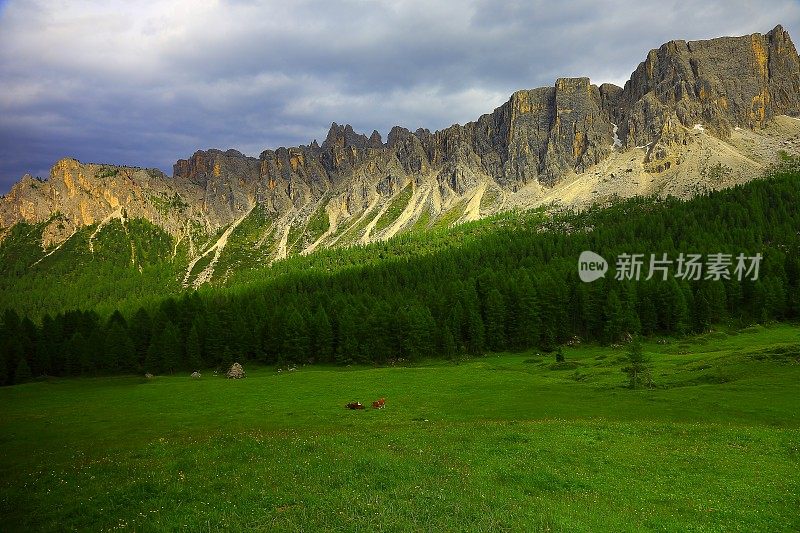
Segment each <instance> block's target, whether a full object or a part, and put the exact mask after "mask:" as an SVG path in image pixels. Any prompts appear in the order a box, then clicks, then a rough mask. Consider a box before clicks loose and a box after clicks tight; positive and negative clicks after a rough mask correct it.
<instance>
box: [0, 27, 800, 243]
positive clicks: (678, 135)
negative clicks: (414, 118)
mask: <svg viewBox="0 0 800 533" xmlns="http://www.w3.org/2000/svg"><path fill="white" fill-rule="evenodd" d="M798 114H800V60H798V55H797V51H796V50H795V47H794V45H793V44H792V41H791V39H790V38H789V35H788V34H787V33H786V32H785V31H784V30H783V28H781V27H780V26H778V27H776V28H775V29H773V30H772V31H770V32H769V33H767V34H765V35H762V34H753V35H748V36H744V37H723V38H718V39H712V40H707V41H690V42H686V41H670V42H669V43H666V44H664V45H663V46H661V47H660V48H658V49H656V50H652V51H651V52H650V53H649V54H648V55H647V58H646V59H645V61H643V62H642V63H641V64H640V65H639V66H638V67H637V68H636V70H635V71H634V72H633V74H632V75H631V78H630V80H629V81H628V82H627V83H626V84H625V87H624V88H620V87H617V86H615V85H611V84H603V85H601V86H599V87H598V86H596V85H593V84H591V83H590V81H589V79H588V78H562V79H558V80H557V81H556V82H555V84H554V85H553V86H551V87H542V88H538V89H532V90H521V91H517V92H515V93H514V94H513V95H511V98H510V99H509V100H508V102H506V103H505V104H503V105H502V106H500V107H498V108H497V109H495V110H494V111H493V112H491V113H488V114H485V115H483V116H481V117H480V118H478V119H477V120H476V121H474V122H468V123H467V124H464V125H458V124H456V125H453V126H451V127H449V128H446V129H444V130H441V131H436V132H431V131H429V130H426V129H418V130H416V131H410V130H408V129H406V128H402V127H399V126H397V127H394V128H393V129H392V130H391V131H390V132H389V135H388V137H387V139H386V141H385V142H384V140H383V139H382V138H381V135H380V134H379V133H378V132H376V131H374V132H372V134H371V135H369V136H367V135H364V134H360V133H357V132H355V131H354V130H353V128H352V127H351V126H349V125H339V124H336V123H334V124H332V125H331V127H330V131H329V132H328V135H327V137H326V138H325V140H324V141H323V142H322V144H321V145H320V144H318V143H317V142H316V141H314V142H313V143H312V144H310V145H307V146H298V147H292V148H278V149H275V150H265V151H264V152H262V153H261V154H260V155H259V157H258V158H255V157H247V156H245V155H243V154H241V153H240V152H238V151H236V150H228V151H224V152H223V151H220V150H213V149H212V150H206V151H198V152H196V153H195V154H193V155H192V156H191V157H189V158H188V159H181V160H179V161H178V162H177V163H176V164H175V166H174V169H173V174H174V176H173V177H172V178H169V177H167V176H164V175H163V174H162V173H160V172H159V171H153V170H145V169H137V168H129V167H113V166H109V165H94V164H82V163H79V162H77V161H75V160H73V159H65V160H62V161H59V162H58V163H57V164H56V165H55V166H54V167H53V169H52V171H51V174H50V177H49V178H48V179H46V180H38V179H34V178H32V177H30V176H25V177H24V178H23V179H22V180H21V181H20V182H19V183H18V184H16V185H15V186H14V188H13V189H12V190H11V192H10V193H9V194H8V195H6V196H4V197H2V198H1V199H0V238H2V233H3V232H4V231H5V230H7V229H8V228H9V227H11V226H12V225H13V224H15V223H16V222H19V221H28V222H41V221H45V220H50V218H51V217H52V215H53V214H54V213H59V220H58V221H57V222H56V221H53V222H52V223H51V224H50V226H48V229H47V231H46V232H45V239H44V240H45V242H44V243H43V244H44V245H45V246H50V245H52V244H57V243H59V242H61V241H63V240H64V239H66V238H68V237H69V236H70V235H71V234H72V233H73V232H74V231H75V230H76V229H78V228H80V227H84V226H87V225H92V224H99V223H101V222H102V221H103V220H105V219H106V218H108V217H109V216H123V215H124V216H130V217H143V218H147V219H148V220H151V221H153V222H154V223H156V224H159V225H160V226H162V227H164V228H165V229H166V230H167V231H169V232H170V233H171V234H172V235H174V236H175V237H176V239H181V238H183V237H184V236H187V235H190V234H191V233H192V232H198V231H199V232H205V234H206V235H214V234H216V233H218V232H219V231H220V230H221V228H223V227H226V226H230V225H231V224H233V223H234V222H237V221H240V220H242V219H243V218H244V217H245V216H246V215H247V214H248V213H250V212H251V211H252V210H253V209H254V208H255V207H259V209H260V210H262V211H263V212H264V213H265V214H266V215H265V216H267V218H268V219H269V220H270V221H274V222H270V224H271V225H270V226H269V228H265V235H264V236H263V238H262V239H261V241H260V242H273V243H274V246H273V247H272V248H271V249H272V250H273V251H274V252H271V253H274V254H275V255H274V256H273V257H279V256H280V255H281V254H282V253H283V254H285V253H287V252H286V250H289V249H291V247H292V243H291V242H287V240H288V239H289V237H288V234H289V233H291V234H292V235H297V234H298V233H302V232H303V228H304V227H305V225H307V224H308V221H309V220H310V218H311V217H312V216H317V218H318V219H319V217H320V216H321V215H320V213H322V212H324V213H325V214H326V216H327V219H328V220H329V221H330V223H329V228H328V229H327V230H326V231H325V232H324V233H323V234H321V235H318V234H314V235H307V236H306V237H305V240H304V241H303V242H306V243H311V241H314V242H313V243H312V244H311V245H309V247H308V250H311V249H314V248H315V247H316V246H318V245H322V246H324V245H339V244H342V243H343V242H366V241H368V240H374V239H376V238H386V237H389V236H391V235H393V234H395V233H396V232H397V231H400V230H401V229H403V228H406V227H410V226H412V225H414V224H416V223H417V222H418V221H425V220H429V221H431V222H428V224H431V223H432V221H435V220H436V219H437V218H439V217H443V216H445V214H446V213H448V212H449V213H451V215H449V216H452V211H453V210H454V209H458V210H459V212H458V213H457V215H458V216H457V217H455V218H456V219H457V220H471V219H474V218H476V217H478V216H481V214H482V213H487V212H493V210H494V211H496V210H500V209H503V208H506V206H507V205H510V204H508V203H507V201H510V200H512V199H513V198H523V199H524V198H529V196H525V194H528V193H530V191H534V192H536V191H539V193H536V194H539V195H540V196H541V195H543V194H544V195H546V191H547V190H556V189H551V188H553V187H557V186H558V185H559V184H560V183H561V182H562V181H563V180H564V178H565V177H567V176H576V175H577V176H581V175H584V174H586V173H588V172H589V171H591V172H595V173H596V172H597V171H596V169H597V168H598V167H602V166H603V165H607V163H608V160H609V159H613V160H616V159H615V158H616V156H617V155H618V154H622V153H627V151H630V152H631V154H633V155H632V156H631V157H633V159H631V158H630V157H628V156H626V157H625V159H626V161H625V165H626V166H629V165H630V161H634V160H635V159H636V158H637V157H640V158H641V166H642V172H644V173H645V174H647V175H648V176H663V175H665V174H664V173H665V172H667V171H669V170H670V169H673V170H674V168H675V167H676V166H677V165H680V164H681V162H682V161H683V160H684V155H683V154H684V152H686V151H687V150H690V149H691V146H692V145H693V143H696V142H698V141H697V134H698V131H702V132H704V133H703V134H706V133H705V132H707V133H708V134H709V135H712V136H714V138H716V139H719V140H721V141H727V140H729V139H730V137H731V135H732V132H733V131H734V129H735V128H740V129H742V130H745V129H746V130H747V131H753V132H758V131H761V130H762V129H764V128H767V127H768V126H769V125H770V124H771V123H772V121H773V119H774V118H775V117H777V116H778V115H792V116H796V115H798ZM695 125H701V126H698V127H697V128H695ZM640 150H644V151H643V152H642V153H641V155H640ZM747 157H748V160H749V161H751V162H752V157H750V156H747ZM631 171H632V169H628V172H631ZM612 176H613V174H612ZM697 179H698V180H699V179H701V177H700V176H698V177H697ZM647 181H648V182H650V181H653V180H652V179H648V180H647ZM403 191H406V192H405V193H404V192H403ZM408 191H411V195H410V196H411V199H410V200H408V199H407V198H406V196H408ZM487 191H488V192H487ZM526 191H527V192H526ZM541 191H545V192H541ZM401 193H402V194H405V195H406V196H403V195H402V194H401ZM484 193H485V195H484ZM523 193H524V194H523ZM515 195H516V196H515ZM401 200H402V201H404V202H407V205H406V206H405V207H404V208H403V210H402V213H401V215H400V216H398V218H397V221H395V222H393V221H389V222H388V223H387V222H386V220H385V217H384V220H382V221H380V224H379V223H378V222H379V219H380V217H381V216H382V215H383V214H384V213H385V212H386V211H387V210H388V206H389V204H390V203H392V202H395V206H394V208H393V210H392V213H393V215H396V212H397V209H398V206H397V202H400V201H401ZM511 203H513V204H514V205H526V204H525V202H524V200H515V202H511ZM527 205H530V204H527ZM401 207H402V206H401ZM448 220H450V218H448ZM420 224H422V223H421V222H420V223H419V224H418V225H420ZM423 225H424V224H423ZM290 230H292V231H291V232H290ZM356 230H357V231H356ZM190 238H191V236H190ZM197 253H200V250H197Z"/></svg>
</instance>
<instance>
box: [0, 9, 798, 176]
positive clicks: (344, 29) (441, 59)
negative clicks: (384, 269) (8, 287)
mask: <svg viewBox="0 0 800 533" xmlns="http://www.w3.org/2000/svg"><path fill="white" fill-rule="evenodd" d="M777 23H781V24H783V25H784V26H785V27H786V28H787V29H788V30H789V32H790V33H792V34H797V33H798V31H800V4H798V2H797V1H795V0H775V1H771V2H747V1H744V0H732V1H726V0H707V1H705V2H702V3H697V2H691V1H672V2H664V1H634V0H623V1H615V2H596V1H588V0H577V1H573V2H570V3H568V4H567V3H560V4H559V5H554V3H552V2H545V1H543V0H526V1H509V2H502V3H501V2H496V1H490V0H472V1H467V0H459V1H454V0H447V1H440V2H431V1H430V0H425V1H422V0H407V1H399V0H395V1H388V0H378V1H369V2H368V1H364V0H346V1H342V2H318V1H310V0H299V1H294V2H277V1H267V2H258V1H248V0H228V1H195V0H179V1H172V2H166V1H161V0H150V1H144V2H136V3H131V2H124V1H122V0H112V1H108V2H103V3H97V2H93V1H91V0H78V1H74V2H70V3H69V5H68V6H65V5H64V4H63V3H60V2H55V1H44V0H10V1H9V2H5V3H4V2H2V0H0V192H4V191H7V190H8V189H9V188H10V186H11V184H12V183H13V182H14V181H16V180H17V179H19V177H20V176H21V175H22V174H23V173H25V172H31V173H33V174H34V175H41V176H46V175H47V172H48V169H49V167H50V166H51V165H52V163H53V162H54V161H55V160H57V159H58V158H60V157H64V156H68V155H69V156H74V157H77V158H79V159H81V160H85V161H98V162H108V163H118V164H131V165H138V166H155V167H159V168H161V169H163V170H165V171H167V172H169V171H170V170H171V165H172V163H173V162H174V161H175V160H176V159H177V158H179V157H186V156H187V155H190V154H191V153H193V152H194V151H195V150H196V149H202V148H209V147H218V148H223V149H225V148H237V149H239V150H241V151H243V152H244V153H247V154H251V155H257V154H258V153H259V152H260V151H261V150H263V149H265V148H274V147H277V146H291V145H297V144H306V143H308V142H310V141H311V140H312V139H315V138H316V139H318V140H322V138H324V137H325V134H326V132H327V128H328V126H329V124H330V123H331V122H333V121H336V122H339V123H345V122H347V123H350V124H352V125H353V127H354V128H356V129H357V130H362V131H366V132H367V133H369V132H371V131H372V130H373V129H377V130H378V131H379V132H381V133H382V134H383V135H384V137H385V134H386V132H388V130H389V129H390V128H391V127H392V126H393V125H395V124H399V125H403V126H406V127H409V128H411V129H415V128H417V127H427V128H431V129H438V128H442V127H446V126H449V125H450V124H453V123H456V122H458V123H463V122H466V121H468V120H474V119H475V118H477V117H478V116H480V115H481V114H483V113H487V112H489V111H491V110H492V109H493V108H495V107H497V106H498V105H500V104H501V103H502V102H504V101H505V100H506V99H507V98H508V96H509V95H510V93H511V92H513V91H514V90H517V89H522V88H532V87H537V86H542V85H550V84H552V83H553V81H554V80H555V78H557V77H560V76H578V75H580V76H589V77H590V78H592V80H593V82H595V83H601V82H604V81H611V82H614V83H618V84H622V83H624V81H625V80H626V79H627V78H628V76H629V74H630V73H631V72H632V71H633V69H634V68H635V67H636V65H637V64H638V63H639V62H640V61H641V60H642V59H644V57H645V55H646V53H647V51H648V50H649V49H651V48H654V47H657V46H659V45H660V44H662V43H663V42H666V41H668V40H670V39H699V38H709V37H715V36H719V35H742V34H747V33H752V32H756V31H760V32H766V31H768V30H770V29H771V28H772V27H773V26H774V25H775V24H777ZM795 30H798V31H795Z"/></svg>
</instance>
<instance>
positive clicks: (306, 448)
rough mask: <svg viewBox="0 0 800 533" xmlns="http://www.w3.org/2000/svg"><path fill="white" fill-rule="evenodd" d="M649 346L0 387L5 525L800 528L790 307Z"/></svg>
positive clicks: (796, 370)
mask: <svg viewBox="0 0 800 533" xmlns="http://www.w3.org/2000/svg"><path fill="white" fill-rule="evenodd" d="M645 351H646V353H648V354H649V355H650V356H651V357H652V365H653V377H654V380H655V383H656V385H657V386H656V388H654V389H651V390H629V389H627V388H625V387H624V384H625V380H626V376H625V375H624V373H623V372H622V371H621V368H622V367H623V366H624V364H625V363H624V361H623V357H624V354H625V349H624V348H623V347H610V348H609V347H599V346H594V345H586V346H576V347H567V348H565V350H564V353H565V355H566V359H567V363H566V364H562V365H560V366H556V365H554V364H553V361H554V359H553V356H552V355H545V354H542V355H539V354H537V353H535V352H534V353H525V354H496V355H487V356H486V357H481V358H474V359H469V360H462V361H461V362H459V363H455V362H430V363H425V364H421V365H417V366H414V367H395V368H371V367H370V368H357V367H352V368H329V367H328V368H326V367H303V368H299V369H298V370H297V371H296V372H286V371H284V372H281V373H278V372H276V371H275V370H274V369H272V368H260V369H254V368H246V370H248V371H249V372H248V377H247V379H244V380H240V381H233V380H226V379H222V378H219V377H214V376H212V375H211V374H210V373H204V375H203V377H202V379H199V380H192V379H190V378H189V377H188V376H183V375H181V376H168V377H156V378H154V379H152V380H145V379H144V378H139V377H121V378H96V379H64V380H53V381H46V382H37V383H31V384H26V385H17V386H13V387H4V388H2V389H0V521H1V523H0V530H2V531H17V530H19V531H34V530H52V531H64V530H88V531H101V530H112V529H127V530H135V531H161V530H168V531H172V530H185V531H216V530H270V531H272V530H303V531H325V530H346V531H379V530H386V531H398V530H399V531H404V530H414V531H443V530H475V531H498V530H506V531H537V530H543V531H562V530H563V531H639V530H657V531H687V530H691V531H790V530H798V529H800V513H798V510H799V509H800V409H799V408H800V327H797V326H787V325H781V326H772V327H769V328H763V327H760V326H756V327H752V328H748V329H746V330H743V331H738V332H716V333H710V334H707V335H705V336H702V337H696V338H692V339H688V340H673V339H670V340H668V341H662V342H656V341H655V340H653V341H651V342H648V343H646V344H645ZM559 368H563V369H559ZM379 397H385V398H386V401H387V405H386V409H384V410H372V409H367V410H364V411H350V410H347V409H345V408H344V404H345V403H347V402H349V401H354V400H360V401H361V402H362V403H368V402H371V401H372V400H375V399H377V398H379Z"/></svg>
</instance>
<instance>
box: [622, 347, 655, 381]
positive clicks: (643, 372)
mask: <svg viewBox="0 0 800 533" xmlns="http://www.w3.org/2000/svg"><path fill="white" fill-rule="evenodd" d="M627 360H628V366H626V367H625V368H623V369H622V370H623V372H625V373H626V374H628V387H630V388H631V389H638V388H639V387H641V386H642V385H646V386H647V387H652V386H653V378H652V375H651V373H650V364H649V363H650V358H649V357H647V356H646V355H645V354H644V352H643V351H642V343H641V342H640V341H639V338H638V337H636V338H634V339H633V340H632V341H631V342H630V344H629V345H628V353H627Z"/></svg>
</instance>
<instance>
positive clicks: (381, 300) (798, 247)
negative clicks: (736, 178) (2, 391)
mask: <svg viewBox="0 0 800 533" xmlns="http://www.w3.org/2000/svg"><path fill="white" fill-rule="evenodd" d="M797 205H800V174H799V173H797V172H796V171H790V170H784V171H777V172H775V173H774V174H773V175H772V176H770V177H769V178H764V179H759V180H756V181H753V182H750V183H748V184H746V185H742V186H738V187H735V188H732V189H728V190H724V191H719V192H713V193H707V194H703V195H700V196H696V197H695V198H693V199H691V200H688V201H680V200H677V199H666V200H657V199H653V198H634V199H629V200H622V201H617V202H614V203H613V204H612V205H611V206H604V207H595V208H592V209H588V210H584V211H581V212H568V211H562V212H557V213H555V214H551V215H547V216H545V215H543V214H542V213H541V212H527V213H511V214H506V215H502V216H499V217H494V218H493V219H490V220H485V221H480V222H476V223H471V224H472V227H471V230H470V232H469V233H468V235H469V238H464V233H463V232H461V233H459V232H458V231H453V232H452V235H454V236H455V237H453V238H452V239H451V241H450V242H449V243H448V244H447V245H446V246H444V245H439V246H436V247H435V248H434V249H430V250H428V249H425V246H426V245H425V244H424V243H426V242H428V239H426V237H425V236H420V235H416V234H414V233H411V234H406V235H401V236H399V237H397V238H395V239H393V240H391V241H389V242H387V243H378V244H373V245H369V246H365V247H353V248H347V249H339V250H330V251H326V252H324V254H325V259H324V261H325V262H326V264H328V265H338V266H337V267H336V268H330V267H329V268H327V269H325V270H323V269H319V268H314V261H315V259H314V258H313V257H309V258H296V259H289V260H287V261H284V262H282V263H278V264H276V265H273V266H272V267H268V268H267V267H265V268H262V269H261V270H258V269H256V270H251V271H247V272H242V273H239V274H238V275H235V276H233V277H232V280H230V281H229V282H228V283H225V284H218V285H214V286H211V287H204V288H203V289H202V290H200V291H191V292H188V291H182V292H175V293H174V294H172V295H168V296H166V297H165V296H161V295H162V294H163V293H162V292H158V291H157V290H155V289H154V290H153V292H152V293H150V294H148V295H147V298H145V299H141V300H139V302H140V304H138V305H136V306H135V308H133V307H132V306H131V305H124V306H120V310H114V311H113V312H106V311H105V310H106V309H107V308H101V309H100V310H98V309H94V308H92V307H91V302H87V305H83V306H80V305H76V306H75V307H76V308H79V309H80V310H66V311H64V310H60V311H58V312H55V313H44V314H42V315H40V316H35V315H31V316H26V313H24V312H22V313H20V312H18V310H16V308H15V307H14V306H12V305H8V306H7V307H9V308H8V309H6V310H5V311H4V314H3V316H2V328H0V353H2V358H3V359H2V362H0V383H3V384H12V383H17V382H21V381H26V380H29V379H32V378H35V377H37V376H42V375H52V376H85V375H98V374H115V373H142V372H150V373H154V374H156V373H171V372H185V371H191V370H195V369H204V368H222V367H224V366H225V365H227V364H229V363H230V362H231V361H234V360H236V361H243V362H244V361H257V362H261V363H266V364H279V365H283V364H299V363H334V364H341V365H344V364H351V363H355V364H364V363H375V364H387V363H390V362H393V361H407V362H413V361H416V360H420V359H421V358H427V357H444V358H452V357H457V356H459V355H461V354H482V353H485V352H488V351H504V350H511V351H516V350H524V349H530V348H538V349H541V350H544V351H550V350H553V349H555V347H557V346H558V345H560V344H563V343H566V342H569V341H570V340H572V339H574V338H579V339H581V340H584V341H595V342H600V343H603V344H611V343H616V342H619V341H622V340H624V339H626V338H629V336H631V335H636V334H641V335H644V336H652V335H684V334H688V333H692V332H702V331H705V330H707V329H708V328H709V327H710V326H711V325H712V324H715V323H721V322H729V323H733V324H735V325H746V324H750V323H754V322H766V321H776V320H791V319H795V318H797V317H798V314H800V296H799V294H800V293H799V292H798V284H800V255H799V253H798V252H800V234H799V233H798V228H800V212H798V210H797ZM437 242H439V243H440V244H441V242H443V241H442V239H441V238H440V239H439V240H438V241H437ZM3 246H5V247H6V248H7V249H6V250H5V251H3V250H2V249H0V253H5V254H6V256H9V254H10V252H9V250H8V247H11V246H16V244H14V242H13V239H9V240H8V241H7V242H6V243H4V245H3ZM415 250H416V253H410V252H409V251H412V252H413V251H415ZM584 250H593V251H595V252H597V253H599V254H600V255H602V256H603V257H605V258H608V259H609V263H610V267H611V271H610V272H608V273H607V274H606V276H605V277H604V278H601V279H599V280H597V281H595V282H593V283H584V282H582V281H581V280H580V279H579V277H578V271H577V262H578V256H579V255H580V253H581V252H582V251H584ZM625 253H628V254H630V253H643V254H646V255H647V256H649V254H651V253H655V254H657V255H659V256H660V255H661V254H663V253H666V254H668V256H669V257H672V258H674V257H676V256H678V254H680V253H698V254H716V253H725V254H732V255H733V256H734V257H735V256H736V255H737V254H739V253H744V254H745V255H748V256H752V255H755V254H756V253H760V254H762V256H763V260H762V262H761V265H760V272H759V277H758V279H757V280H752V279H745V280H743V281H739V280H738V279H736V277H735V276H731V279H724V278H723V279H718V280H715V279H700V280H691V281H689V280H683V279H677V278H676V277H675V276H674V275H672V273H670V275H669V276H667V279H666V280H662V279H661V277H660V276H655V277H654V278H653V279H651V280H645V279H644V278H645V277H646V276H645V275H643V276H642V279H641V280H639V281H634V280H628V281H622V280H616V279H614V263H613V258H614V257H616V256H618V255H619V254H625ZM6 263H7V264H8V265H11V266H13V265H14V263H13V262H10V261H7V262H6ZM17 266H18V265H17ZM14 268H17V267H14ZM19 271H21V269H19V268H17V271H16V272H6V273H4V276H5V277H6V281H5V282H4V284H5V285H6V286H10V285H12V284H13V276H14V275H17V274H18V273H19ZM117 281H118V280H116V279H99V280H98V281H97V282H98V283H108V284H109V285H112V284H116V283H117ZM119 282H120V283H123V284H124V283H129V281H127V282H126V281H125V280H121V281H119Z"/></svg>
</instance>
